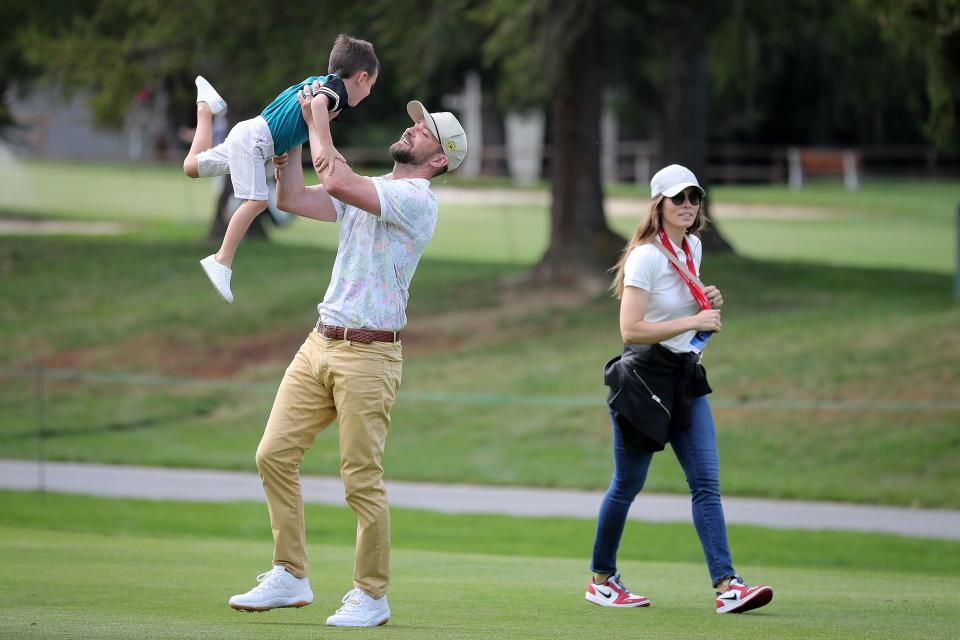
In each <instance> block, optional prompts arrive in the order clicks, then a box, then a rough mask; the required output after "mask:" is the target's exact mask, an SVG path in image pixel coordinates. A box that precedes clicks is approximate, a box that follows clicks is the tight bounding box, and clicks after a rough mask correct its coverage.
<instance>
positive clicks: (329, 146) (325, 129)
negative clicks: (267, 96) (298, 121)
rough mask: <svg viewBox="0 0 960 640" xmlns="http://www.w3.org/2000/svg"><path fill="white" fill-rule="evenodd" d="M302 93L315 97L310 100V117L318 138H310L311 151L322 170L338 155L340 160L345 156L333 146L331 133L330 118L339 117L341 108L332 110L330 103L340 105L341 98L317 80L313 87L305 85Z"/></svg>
mask: <svg viewBox="0 0 960 640" xmlns="http://www.w3.org/2000/svg"><path fill="white" fill-rule="evenodd" d="M300 93H301V94H302V95H304V96H306V95H310V96H312V98H313V99H312V100H311V101H310V110H311V118H310V119H311V120H313V123H314V126H315V127H316V129H317V140H316V142H315V141H314V140H312V139H311V140H310V152H311V155H312V159H313V164H314V166H319V167H320V170H321V171H322V170H325V169H326V168H327V166H329V165H330V164H331V163H332V162H333V161H334V160H335V159H336V158H337V157H338V156H339V158H340V160H343V156H340V154H338V153H337V150H336V148H335V147H334V146H333V136H332V135H330V120H332V119H333V118H335V117H337V115H338V114H339V113H340V109H339V108H337V109H336V110H335V111H330V105H331V104H333V105H334V106H335V107H339V106H340V105H339V102H340V99H339V97H338V96H337V94H336V92H335V91H333V90H331V89H326V90H324V87H323V86H322V85H321V84H320V82H319V81H316V80H315V81H314V82H313V86H312V87H307V86H306V85H304V88H303V89H302V90H301V91H300ZM302 108H303V103H302V102H301V109H302ZM304 119H305V120H307V118H306V113H304ZM307 124H308V125H309V124H310V120H307Z"/></svg>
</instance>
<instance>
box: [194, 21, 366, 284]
mask: <svg viewBox="0 0 960 640" xmlns="http://www.w3.org/2000/svg"><path fill="white" fill-rule="evenodd" d="M379 71H380V62H379V60H378V59H377V55H376V53H375V52H374V50H373V45H372V44H370V43H369V42H366V41H364V40H357V39H356V38H351V37H350V36H347V35H344V34H341V35H339V36H337V40H336V42H334V44H333V50H332V51H331V52H330V63H329V66H328V68H327V72H328V75H326V76H310V77H309V78H307V79H305V80H303V81H302V82H300V83H298V84H295V85H293V86H290V87H288V88H287V89H286V90H284V91H283V93H281V94H280V95H279V96H277V98H276V99H275V100H274V101H273V102H271V103H270V104H269V105H268V106H267V108H266V109H264V110H263V113H261V114H260V115H259V116H257V117H256V118H252V119H250V120H244V121H243V122H240V123H238V124H237V125H236V126H234V127H233V129H231V130H230V133H229V134H228V135H227V139H226V140H225V141H224V142H223V144H219V145H217V146H216V147H214V146H213V124H212V122H213V116H215V115H217V114H219V113H222V112H223V111H225V110H226V108H227V103H226V102H225V101H224V99H223V98H221V97H220V94H218V93H217V92H216V90H215V89H214V88H213V87H212V86H211V85H210V83H209V82H207V81H206V80H205V79H204V78H203V77H202V76H197V80H196V83H197V131H196V133H195V134H194V138H193V144H192V145H191V146H190V151H189V153H187V158H186V159H185V160H184V161H183V172H184V173H185V174H187V176H189V177H191V178H208V177H212V176H222V175H224V174H226V173H229V174H230V180H231V182H233V193H234V195H235V196H236V197H237V198H239V199H240V200H244V201H245V202H244V203H243V204H241V205H240V206H239V207H238V208H237V210H236V212H235V213H234V214H233V216H232V217H231V218H230V222H229V224H228V225H227V232H226V234H224V237H223V243H222V244H221V245H220V250H219V251H218V252H217V253H215V254H212V255H209V256H207V257H206V258H204V259H203V260H201V261H200V265H201V266H202V267H203V270H204V271H205V272H206V274H207V277H208V278H210V282H211V283H212V284H213V286H214V288H215V289H216V290H217V293H219V294H220V296H221V297H222V298H223V299H224V300H226V301H227V302H228V303H231V302H233V293H232V292H231V290H230V276H231V275H232V273H233V271H232V269H231V267H232V265H233V256H234V254H235V253H236V251H237V245H239V244H240V240H241V239H242V238H243V234H244V233H246V231H247V229H248V228H249V227H250V223H251V222H253V219H254V218H256V217H257V216H258V215H260V213H262V212H263V210H264V209H266V208H267V195H268V191H267V176H266V168H265V166H264V165H265V163H266V161H267V160H268V159H270V158H272V157H273V156H275V155H277V156H279V155H282V154H284V153H286V152H287V151H288V150H290V149H292V148H294V147H299V146H300V145H302V144H303V143H304V142H306V141H307V138H308V134H307V126H306V124H305V123H304V121H303V117H302V116H301V114H300V104H299V102H297V94H298V92H299V91H300V90H301V88H303V90H304V91H309V89H308V88H307V87H309V86H312V85H313V83H314V82H315V81H319V82H320V83H322V84H323V86H322V87H320V92H319V98H317V99H319V100H324V101H326V105H327V110H328V112H329V114H330V115H329V119H328V120H327V121H325V122H324V126H320V127H318V134H319V136H320V138H321V143H322V147H321V149H319V150H316V151H315V153H314V155H315V156H319V157H320V158H321V159H323V160H326V161H328V162H329V161H332V160H333V158H332V154H333V153H335V150H334V147H333V141H332V139H331V137H330V126H329V120H332V119H333V118H335V117H336V116H337V115H338V114H339V112H340V110H341V109H345V108H347V107H348V106H349V107H355V106H357V105H358V104H359V103H360V102H361V101H362V100H363V99H364V98H366V97H367V96H368V95H370V91H371V89H373V85H374V84H375V83H376V81H377V75H378V73H379ZM211 147H212V148H211Z"/></svg>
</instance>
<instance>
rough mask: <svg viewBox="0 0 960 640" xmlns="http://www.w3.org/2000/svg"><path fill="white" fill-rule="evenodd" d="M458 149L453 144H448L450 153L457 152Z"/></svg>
mask: <svg viewBox="0 0 960 640" xmlns="http://www.w3.org/2000/svg"><path fill="white" fill-rule="evenodd" d="M456 149H457V145H455V144H454V143H453V142H448V143H447V150H448V151H455V150H456Z"/></svg>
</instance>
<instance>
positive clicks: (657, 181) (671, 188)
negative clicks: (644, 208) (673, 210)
mask: <svg viewBox="0 0 960 640" xmlns="http://www.w3.org/2000/svg"><path fill="white" fill-rule="evenodd" d="M687 187H696V188H697V189H699V190H700V193H702V194H703V195H707V192H706V191H704V190H703V187H701V186H700V183H699V182H697V176H695V175H693V171H690V169H687V168H686V167H683V166H680V165H679V164H671V165H670V166H668V167H664V168H663V169H660V171H657V172H656V173H655V174H654V176H653V177H652V178H651V179H650V198H651V199H653V198H656V197H657V196H659V195H660V194H661V193H662V194H663V195H665V196H667V197H668V198H672V197H673V196H675V195H677V194H678V193H680V192H681V191H683V190H684V189H686V188H687Z"/></svg>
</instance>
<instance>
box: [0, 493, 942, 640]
mask: <svg viewBox="0 0 960 640" xmlns="http://www.w3.org/2000/svg"><path fill="white" fill-rule="evenodd" d="M0 506H2V507H3V508H2V509H0V562H2V564H3V566H4V568H5V573H6V574H7V575H8V576H19V577H18V578H17V579H10V578H8V579H6V580H4V581H3V582H2V583H0V611H2V613H0V616H2V618H3V620H4V637H5V638H48V637H70V638H73V637H76V638H80V637H83V638H90V637H98V638H100V637H108V638H109V637H114V638H166V637H170V638H173V637H178V638H183V637H209V638H233V637H250V636H251V635H263V634H269V635H270V636H271V637H276V638H301V637H315V636H316V635H317V634H318V633H319V634H323V635H325V636H333V637H340V636H345V635H347V634H349V635H350V636H351V637H355V636H362V637H368V636H369V637H372V636H373V634H377V635H378V637H379V636H380V635H382V634H389V635H390V636H391V637H400V638H425V637H429V638H490V637H498V636H502V637H510V638H578V637H582V636H583V635H584V634H585V633H589V634H590V635H598V636H613V635H622V634H623V633H624V632H625V631H626V632H627V633H631V632H634V631H636V632H638V633H642V634H643V635H644V637H653V638H710V637H719V636H722V635H735V636H737V637H743V638H770V637H790V638H836V637H843V638H852V639H859V638H870V639H873V638H947V637H950V634H951V633H952V629H953V626H952V625H953V622H952V617H953V612H955V610H956V607H957V604H958V602H960V601H958V597H957V595H956V593H957V587H958V586H960V585H958V576H960V566H958V563H960V561H958V558H960V553H957V551H958V549H957V547H958V544H957V543H950V542H935V541H922V540H910V539H903V538H897V537H894V536H883V535H864V534H845V533H817V532H790V531H768V530H764V529H759V528H755V527H733V528H731V532H730V536H731V540H732V544H733V547H734V551H735V553H736V557H737V558H738V559H737V567H738V570H740V571H741V572H742V573H744V574H745V575H746V576H747V577H748V578H750V577H751V576H753V577H754V579H756V580H763V581H765V582H769V583H771V584H773V585H774V587H775V588H776V598H775V600H774V602H773V603H772V604H771V605H770V606H768V607H766V608H765V609H762V610H759V611H757V612H755V613H752V614H749V615H745V616H730V617H727V616H717V615H715V614H714V613H713V612H712V597H711V593H710V589H709V583H708V578H707V575H706V572H705V569H704V567H703V560H702V557H701V556H700V555H699V553H700V552H699V549H698V548H697V543H696V539H695V535H694V533H693V531H692V527H690V526H688V525H685V526H681V525H651V524H644V523H633V522H632V523H630V524H629V525H628V527H627V531H626V535H625V538H624V541H623V545H622V553H621V557H620V563H619V564H620V568H621V570H622V571H623V573H624V575H625V576H626V577H627V578H628V580H629V584H631V585H634V588H635V589H637V590H638V591H640V592H642V593H644V594H646V595H648V596H650V597H651V599H652V600H653V602H654V606H652V607H651V608H649V609H647V610H632V611H611V610H608V609H601V608H599V607H594V606H591V605H588V604H587V603H585V602H584V601H583V599H582V588H583V584H584V582H585V581H586V579H587V575H588V574H587V562H588V556H589V550H590V545H591V543H592V526H593V523H592V522H589V521H578V520H566V519H539V518H537V519H515V518H506V517H495V516H442V515H438V514H430V513H423V512H415V511H406V510H401V509H395V510H393V518H392V519H393V527H392V528H393V532H394V545H393V547H394V550H393V554H392V556H393V561H392V569H393V571H392V573H393V578H392V581H391V587H390V604H391V609H392V611H393V618H392V620H391V622H390V624H389V625H388V626H387V627H385V628H382V629H378V630H350V631H343V630H335V629H327V628H325V627H323V620H324V618H325V617H326V615H328V614H329V613H330V612H332V611H333V610H334V609H335V608H336V606H337V605H338V604H339V598H340V595H341V594H342V592H343V591H346V590H347V589H348V588H349V587H350V576H351V570H352V564H353V563H352V556H353V547H352V542H353V540H352V537H353V534H354V527H353V523H354V521H353V515H352V514H351V513H350V512H349V511H348V510H347V509H346V508H334V507H308V510H307V526H308V536H309V538H310V542H311V544H310V549H309V551H310V556H311V563H312V564H311V566H312V569H311V583H312V587H313V590H314V593H315V601H314V604H313V605H311V606H310V607H308V608H305V609H300V610H279V611H273V612H270V613H268V614H261V615H245V614H238V613H236V612H233V611H231V610H230V609H229V608H228V607H227V606H226V604H225V602H226V599H227V598H228V597H229V596H230V595H231V594H232V593H233V592H235V591H239V590H241V589H245V588H247V587H248V586H249V584H250V583H252V577H253V575H255V574H256V573H257V572H258V571H262V570H263V569H264V568H265V566H264V565H265V564H268V563H269V557H270V552H271V543H270V533H269V526H268V524H267V517H266V510H265V508H264V507H263V505H254V504H246V503H232V504H225V505H221V504H204V503H194V504H185V503H169V502H156V503H155V502H145V501H130V500H106V499H98V498H84V497H75V496H59V495H47V496H43V497H40V496H37V495H35V494H21V493H11V492H6V493H0ZM545 534H546V535H545ZM852 545H856V548H857V553H855V554H854V553H850V548H851V546H852ZM517 593H527V594H532V598H523V599H520V598H517V597H516V594H517ZM425 594H429V597H426V596H425ZM531 606H533V607H535V612H536V615H532V614H531V613H532V612H531Z"/></svg>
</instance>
